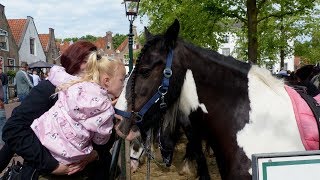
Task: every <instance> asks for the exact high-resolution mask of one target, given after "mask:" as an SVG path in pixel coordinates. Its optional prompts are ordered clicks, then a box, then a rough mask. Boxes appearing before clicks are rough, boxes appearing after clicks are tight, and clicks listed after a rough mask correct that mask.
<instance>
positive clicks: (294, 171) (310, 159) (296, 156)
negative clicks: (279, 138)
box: [252, 151, 320, 180]
mask: <svg viewBox="0 0 320 180" xmlns="http://www.w3.org/2000/svg"><path fill="white" fill-rule="evenodd" d="M252 179H253V180H316V179H320V151H303V152H301V151H299V152H290V153H269V154H254V155H252Z"/></svg>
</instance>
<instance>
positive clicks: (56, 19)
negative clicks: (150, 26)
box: [0, 0, 147, 39]
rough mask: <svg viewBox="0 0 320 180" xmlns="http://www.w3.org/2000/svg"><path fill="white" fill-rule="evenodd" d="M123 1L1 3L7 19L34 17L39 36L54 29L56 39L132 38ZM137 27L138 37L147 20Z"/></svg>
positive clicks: (4, 0) (3, 0) (27, 0)
mask: <svg viewBox="0 0 320 180" xmlns="http://www.w3.org/2000/svg"><path fill="white" fill-rule="evenodd" d="M122 2H123V0H63V1H62V0H1V2H0V3H1V4H2V5H4V6H5V15H6V17H7V19H26V18H27V16H31V17H33V20H34V23H35V25H36V28H37V31H38V33H39V34H48V33H49V28H53V29H54V32H55V36H56V38H62V39H63V38H68V37H81V36H85V35H88V34H90V35H93V36H105V34H106V32H107V31H111V32H112V33H113V34H116V33H119V34H128V33H129V21H128V18H127V17H126V15H125V7H124V4H121V3H122ZM133 25H135V26H137V30H138V34H140V33H141V32H142V30H143V27H144V26H146V25H147V19H146V18H143V20H140V19H139V18H137V19H136V20H135V21H134V23H133Z"/></svg>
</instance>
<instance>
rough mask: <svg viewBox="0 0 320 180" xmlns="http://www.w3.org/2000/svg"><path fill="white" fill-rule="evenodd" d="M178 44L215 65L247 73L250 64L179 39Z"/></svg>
mask: <svg viewBox="0 0 320 180" xmlns="http://www.w3.org/2000/svg"><path fill="white" fill-rule="evenodd" d="M180 42H181V43H182V44H183V45H184V46H185V47H186V48H188V49H189V50H191V51H193V52H195V53H197V54H198V55H199V56H202V57H203V58H205V59H208V60H210V61H213V62H214V63H216V64H219V65H221V66H224V67H227V68H230V69H234V70H236V71H240V72H242V73H247V72H248V69H249V68H250V64H249V63H247V62H243V61H239V60H237V59H235V58H234V57H232V56H225V55H222V54H220V53H218V52H216V51H214V50H211V49H207V48H202V47H199V46H195V45H193V44H191V43H189V42H186V41H184V40H182V39H180Z"/></svg>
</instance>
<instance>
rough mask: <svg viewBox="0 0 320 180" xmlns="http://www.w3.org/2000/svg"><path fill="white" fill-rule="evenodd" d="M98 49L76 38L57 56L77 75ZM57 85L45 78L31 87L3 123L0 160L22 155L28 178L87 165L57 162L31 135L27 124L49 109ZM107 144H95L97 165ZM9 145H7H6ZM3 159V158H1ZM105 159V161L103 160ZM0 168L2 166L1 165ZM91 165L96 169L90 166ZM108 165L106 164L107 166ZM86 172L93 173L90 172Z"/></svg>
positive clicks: (73, 169) (104, 163) (108, 156)
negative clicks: (88, 58) (2, 145)
mask: <svg viewBox="0 0 320 180" xmlns="http://www.w3.org/2000/svg"><path fill="white" fill-rule="evenodd" d="M93 51H97V47H96V46H95V45H93V44H92V43H90V42H85V41H78V42H76V43H74V44H72V45H71V46H70V47H69V48H68V49H67V50H66V51H65V52H64V53H63V54H62V55H61V58H60V61H61V65H62V66H63V67H64V68H65V70H66V72H67V73H69V74H72V75H79V74H81V73H82V71H83V70H84V69H85V67H86V62H87V57H88V55H89V54H90V53H91V52H93ZM55 89H56V87H55V86H54V85H53V84H52V83H51V82H50V81H48V80H45V81H41V82H40V83H39V84H38V85H37V86H36V87H34V88H33V89H32V90H31V92H30V94H29V95H28V96H27V97H26V99H25V100H24V101H23V102H22V103H21V105H20V106H18V107H17V108H15V109H14V110H13V112H12V116H11V117H10V118H9V119H8V121H7V122H6V124H5V126H4V128H3V135H2V136H3V140H4V141H5V143H6V145H5V146H4V147H3V149H1V152H0V163H1V164H2V166H3V164H5V163H3V162H4V160H3V159H5V158H4V157H2V156H5V155H4V154H6V156H8V155H10V156H9V157H10V159H11V157H12V156H13V152H15V153H17V154H18V155H20V156H22V157H23V159H24V161H25V163H24V167H23V168H22V173H21V174H23V177H24V178H26V177H30V178H28V179H31V178H34V174H35V173H38V172H39V173H42V174H43V173H44V174H50V173H51V174H56V175H65V174H74V173H76V172H79V171H81V170H83V168H84V167H85V166H86V165H87V164H88V161H84V162H80V163H78V164H74V165H71V166H65V165H63V164H59V162H58V161H57V160H56V159H55V158H54V157H52V155H51V154H50V152H49V151H48V150H47V149H46V148H45V147H44V146H42V144H41V142H40V141H39V139H38V138H37V136H36V135H35V134H34V132H33V131H32V129H31V128H30V125H31V124H32V122H33V120H34V119H36V118H38V117H40V116H41V115H42V114H43V113H45V112H46V111H48V110H49V109H50V108H51V107H52V106H53V105H54V103H55V101H56V100H57V98H52V96H51V95H52V94H54V93H55ZM109 142H110V143H108V144H107V145H103V146H98V145H94V149H95V150H96V151H97V152H98V155H99V161H96V162H95V164H97V165H96V166H101V165H102V164H103V165H106V166H108V165H109V163H108V162H109V159H110V153H109V152H108V150H109V149H110V148H111V147H112V141H109ZM9 147H10V148H9ZM94 155H95V154H94V153H93V155H92V158H91V159H90V160H89V161H93V160H94V159H96V158H97V157H94ZM1 158H3V159H1ZM8 159H9V158H7V159H6V163H8V161H10V159H9V160H8ZM106 159H107V161H108V162H105V161H104V160H106ZM1 164H0V168H2V169H3V167H1ZM91 168H93V169H94V168H95V165H92V166H91ZM106 168H108V167H106ZM2 169H0V170H2ZM89 172H93V171H90V170H89ZM99 173H104V175H105V176H106V173H107V171H105V172H97V173H96V172H95V173H93V174H96V175H101V174H99Z"/></svg>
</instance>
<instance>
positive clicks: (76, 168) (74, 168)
mask: <svg viewBox="0 0 320 180" xmlns="http://www.w3.org/2000/svg"><path fill="white" fill-rule="evenodd" d="M98 158H99V155H98V153H97V151H96V150H93V151H92V152H91V153H90V154H89V155H88V156H87V157H85V158H84V159H83V160H81V161H80V162H77V163H73V164H70V165H69V172H68V175H71V174H74V173H77V172H80V171H82V170H83V169H84V168H85V167H86V166H87V165H88V164H89V163H90V162H92V161H94V160H97V159H98Z"/></svg>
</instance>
